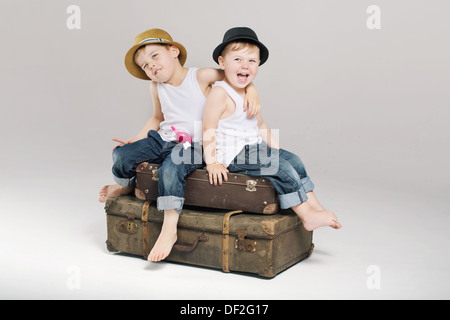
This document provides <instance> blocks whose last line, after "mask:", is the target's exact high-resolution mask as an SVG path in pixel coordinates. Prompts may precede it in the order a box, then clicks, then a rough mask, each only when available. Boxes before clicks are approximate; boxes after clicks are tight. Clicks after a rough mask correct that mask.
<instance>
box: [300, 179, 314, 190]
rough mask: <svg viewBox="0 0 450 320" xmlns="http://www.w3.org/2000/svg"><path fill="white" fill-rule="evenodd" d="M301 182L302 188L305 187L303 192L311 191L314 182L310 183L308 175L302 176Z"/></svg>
mask: <svg viewBox="0 0 450 320" xmlns="http://www.w3.org/2000/svg"><path fill="white" fill-rule="evenodd" d="M301 182H302V185H303V188H304V189H305V192H311V191H313V190H314V183H312V181H311V179H310V178H309V177H306V178H302V180H301Z"/></svg>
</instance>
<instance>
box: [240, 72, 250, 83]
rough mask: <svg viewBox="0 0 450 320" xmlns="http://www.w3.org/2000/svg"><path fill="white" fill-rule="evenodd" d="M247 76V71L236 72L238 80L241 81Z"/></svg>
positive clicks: (245, 79)
mask: <svg viewBox="0 0 450 320" xmlns="http://www.w3.org/2000/svg"><path fill="white" fill-rule="evenodd" d="M248 76H249V75H248V74H247V73H238V74H237V77H238V79H239V81H241V82H245V81H247V79H248Z"/></svg>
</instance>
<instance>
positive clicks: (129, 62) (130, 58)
mask: <svg viewBox="0 0 450 320" xmlns="http://www.w3.org/2000/svg"><path fill="white" fill-rule="evenodd" d="M148 44H168V45H172V46H175V47H177V48H178V49H179V50H180V54H179V55H178V60H179V61H180V64H181V65H182V66H184V64H185V63H186V59H187V51H186V48H185V47H184V46H183V45H182V44H180V43H178V42H174V41H154V42H146V43H138V44H135V45H134V46H132V47H131V48H130V50H128V52H127V53H126V55H125V67H126V68H127V70H128V72H129V73H131V75H133V76H134V77H136V78H139V79H142V80H151V79H150V78H149V77H148V76H147V74H146V73H145V72H144V70H142V69H141V68H140V67H139V66H138V65H137V64H136V62H134V55H135V54H136V51H138V49H139V48H141V47H143V46H145V45H148Z"/></svg>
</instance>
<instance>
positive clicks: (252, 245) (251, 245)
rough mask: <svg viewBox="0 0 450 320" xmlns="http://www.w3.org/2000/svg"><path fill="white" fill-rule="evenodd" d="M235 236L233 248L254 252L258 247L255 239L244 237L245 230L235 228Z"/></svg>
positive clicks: (245, 234)
mask: <svg viewBox="0 0 450 320" xmlns="http://www.w3.org/2000/svg"><path fill="white" fill-rule="evenodd" d="M236 234H237V236H238V237H237V238H236V240H234V248H235V249H238V250H241V251H247V252H256V249H257V248H258V243H257V242H256V241H255V240H250V239H245V237H246V236H247V231H246V230H236Z"/></svg>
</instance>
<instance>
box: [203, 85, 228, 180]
mask: <svg viewBox="0 0 450 320" xmlns="http://www.w3.org/2000/svg"><path fill="white" fill-rule="evenodd" d="M226 97H227V93H226V91H225V90H224V89H223V88H221V87H216V88H213V89H212V90H211V92H210V94H209V96H208V98H207V99H206V104H205V109H204V112H203V149H204V157H205V163H206V170H207V171H208V174H209V183H211V184H213V183H214V185H217V183H219V184H220V185H221V184H222V176H223V177H224V180H225V181H228V175H227V173H228V170H227V168H225V167H224V166H223V164H221V163H218V162H217V157H216V128H217V125H218V123H219V119H220V117H221V115H222V113H223V112H224V111H225V109H226V105H225V101H226Z"/></svg>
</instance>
